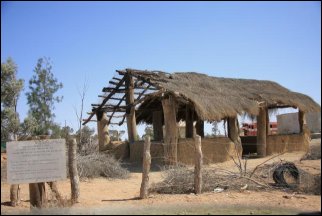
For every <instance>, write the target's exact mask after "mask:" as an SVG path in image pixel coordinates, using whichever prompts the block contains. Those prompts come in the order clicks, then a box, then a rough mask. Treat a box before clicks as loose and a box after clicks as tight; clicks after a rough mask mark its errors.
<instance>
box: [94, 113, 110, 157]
mask: <svg viewBox="0 0 322 216" xmlns="http://www.w3.org/2000/svg"><path fill="white" fill-rule="evenodd" d="M96 116H97V134H98V149H99V151H105V150H106V148H107V145H108V144H109V143H110V140H111V139H110V133H109V127H108V126H109V125H108V118H107V116H106V113H105V112H103V111H97V113H96Z"/></svg>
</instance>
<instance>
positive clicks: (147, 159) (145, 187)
mask: <svg viewBox="0 0 322 216" xmlns="http://www.w3.org/2000/svg"><path fill="white" fill-rule="evenodd" d="M150 146H151V142H150V136H145V141H144V152H143V171H142V183H141V189H140V198H141V199H145V198H148V194H149V172H150V166H151V154H150Z"/></svg>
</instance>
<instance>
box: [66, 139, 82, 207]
mask: <svg viewBox="0 0 322 216" xmlns="http://www.w3.org/2000/svg"><path fill="white" fill-rule="evenodd" d="M68 147H69V150H68V166H69V178H70V187H71V201H72V203H77V202H78V201H79V200H78V199H79V195H80V189H79V176H78V170H77V160H76V149H77V143H76V139H74V138H72V139H69V140H68Z"/></svg>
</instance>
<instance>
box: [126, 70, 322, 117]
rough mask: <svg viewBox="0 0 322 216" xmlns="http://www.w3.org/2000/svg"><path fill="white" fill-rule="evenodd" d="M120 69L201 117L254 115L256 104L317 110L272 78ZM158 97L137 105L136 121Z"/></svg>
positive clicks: (304, 97)
mask: <svg viewBox="0 0 322 216" xmlns="http://www.w3.org/2000/svg"><path fill="white" fill-rule="evenodd" d="M121 72H123V73H128V74H131V75H132V76H134V77H136V78H138V79H142V80H145V81H147V82H149V83H151V84H153V85H154V86H155V87H157V88H159V89H163V90H164V91H165V92H166V93H169V94H172V95H174V96H175V97H176V98H177V100H178V101H179V106H182V104H183V103H188V104H191V105H192V107H194V109H195V113H196V114H197V115H198V116H199V118H200V119H202V120H208V121H215V120H221V119H223V118H226V117H233V116H236V115H237V114H242V113H244V112H246V113H249V114H251V115H257V114H258V110H259V107H260V106H266V107H269V108H278V107H294V108H299V109H300V110H302V111H304V112H309V111H320V110H321V108H320V105H318V104H317V103H316V102H315V101H314V100H312V99H311V98H310V97H309V96H307V95H304V94H301V93H297V92H292V91H290V90H288V89H286V88H284V87H283V86H281V85H279V84H277V83H275V82H272V81H266V80H253V79H231V78H221V77H211V76H208V75H206V74H200V73H195V72H186V73H181V72H180V73H172V74H169V73H165V72H162V71H142V70H133V69H126V71H121ZM160 100H161V98H160V96H155V97H152V98H149V99H148V100H145V101H144V102H143V103H142V104H141V106H140V107H139V108H138V114H139V115H138V122H140V121H145V122H151V111H149V110H148V109H149V108H152V109H153V108H157V107H159V108H160V107H161V104H160ZM180 104H181V105H180ZM179 111H180V109H179ZM178 115H179V116H180V113H179V114H178Z"/></svg>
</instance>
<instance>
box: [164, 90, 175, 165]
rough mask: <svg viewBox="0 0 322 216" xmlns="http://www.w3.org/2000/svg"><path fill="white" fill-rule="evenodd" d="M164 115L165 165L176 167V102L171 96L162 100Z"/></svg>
mask: <svg viewBox="0 0 322 216" xmlns="http://www.w3.org/2000/svg"><path fill="white" fill-rule="evenodd" d="M162 108H163V115H164V125H165V136H164V158H165V164H166V165H177V162H178V161H177V158H178V157H177V154H178V153H177V144H178V134H177V133H178V130H177V120H176V101H175V99H174V97H173V96H171V95H169V97H168V98H163V99H162Z"/></svg>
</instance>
